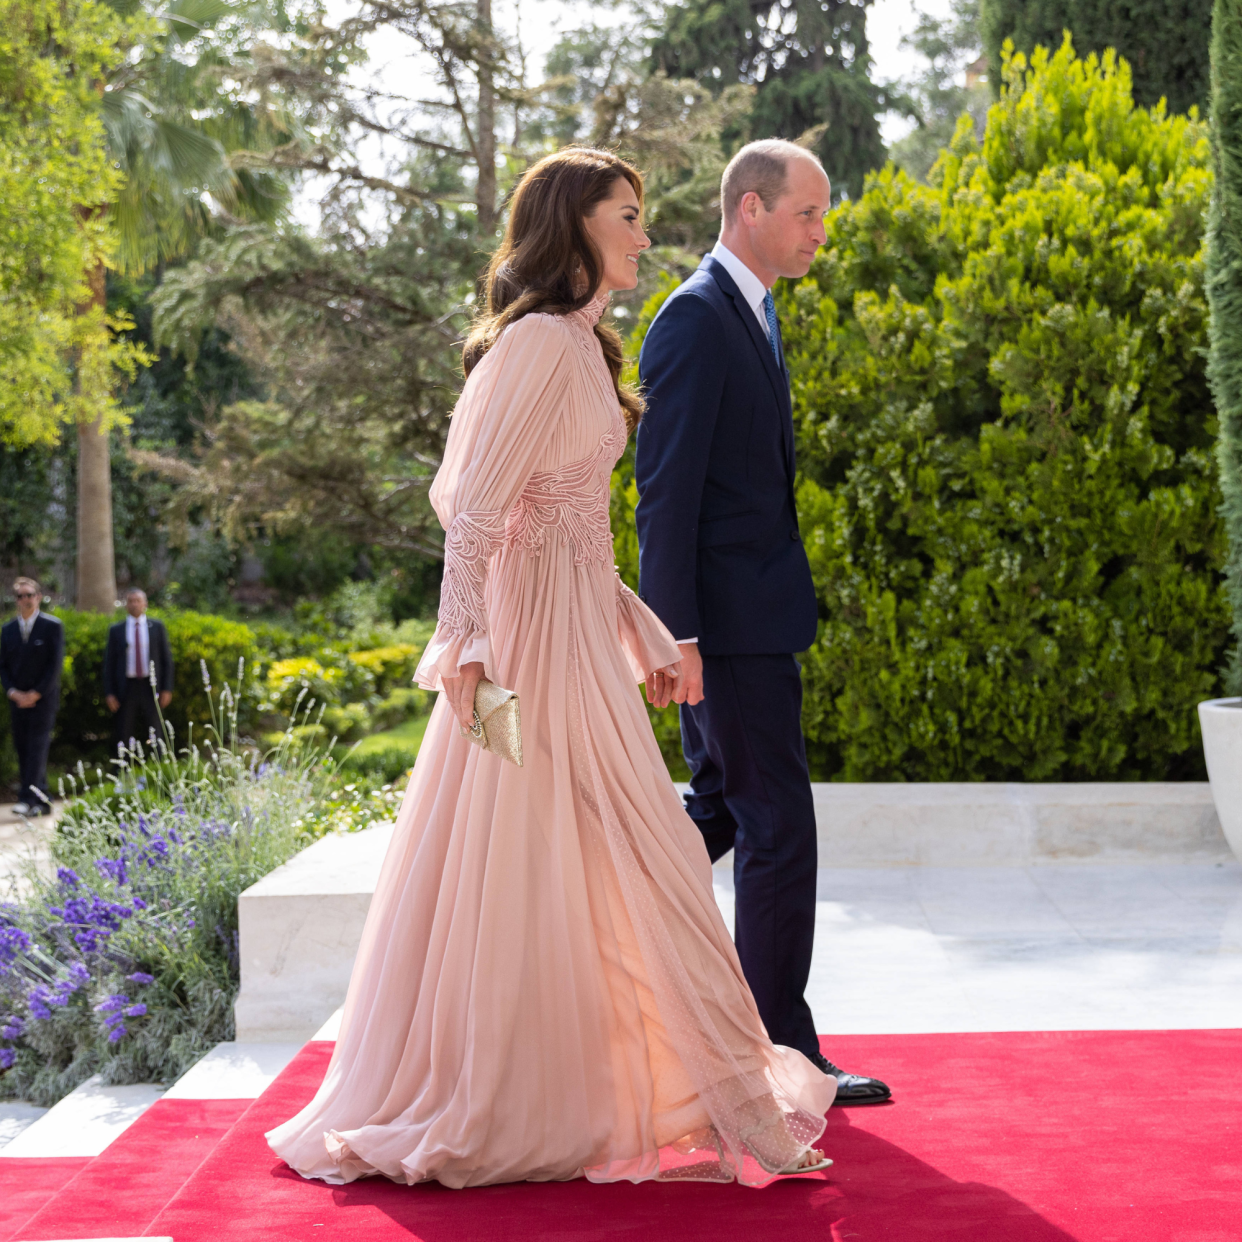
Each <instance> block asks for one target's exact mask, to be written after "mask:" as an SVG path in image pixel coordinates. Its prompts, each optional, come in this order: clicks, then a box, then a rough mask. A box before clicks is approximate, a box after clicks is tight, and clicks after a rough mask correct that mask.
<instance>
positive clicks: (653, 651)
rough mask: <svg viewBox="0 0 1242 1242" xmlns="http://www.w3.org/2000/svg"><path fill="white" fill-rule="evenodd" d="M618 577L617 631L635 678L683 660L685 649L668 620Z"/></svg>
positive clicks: (643, 676) (637, 678)
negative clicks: (674, 639)
mask: <svg viewBox="0 0 1242 1242" xmlns="http://www.w3.org/2000/svg"><path fill="white" fill-rule="evenodd" d="M616 579H617V632H618V634H619V635H620V638H621V646H622V647H623V648H624V649H625V658H626V659H627V660H628V661H629V664H630V671H631V672H632V673H633V674H634V680H635V681H646V679H647V674H648V673H654V672H655V671H656V669H658V668H667V667H668V666H669V665H670V664H676V663H677V662H678V661H679V660H680V659H681V651H680V650H679V649H678V647H677V644H676V643H675V642H674V641H673V636H672V634H670V633H669V632H668V629H667V628H666V627H665V625H664V622H663V621H661V620H660V618H659V617H657V616H656V615H655V613H654V612H652V611H651V609H650V608H648V607H647V605H646V604H644V603H643V601H642V600H641V599H639V598H638V596H637V595H635V594H634V592H633V591H631V590H630V588H629V587H627V586H626V585H625V583H624V582H622V581H621V575H620V574H617V575H616Z"/></svg>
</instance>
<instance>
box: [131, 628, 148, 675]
mask: <svg viewBox="0 0 1242 1242" xmlns="http://www.w3.org/2000/svg"><path fill="white" fill-rule="evenodd" d="M134 651H135V653H136V663H137V665H138V676H139V677H145V676H146V675H147V661H146V656H145V655H144V653H143V650H142V622H141V621H140V620H139V619H138V618H137V617H135V618H134Z"/></svg>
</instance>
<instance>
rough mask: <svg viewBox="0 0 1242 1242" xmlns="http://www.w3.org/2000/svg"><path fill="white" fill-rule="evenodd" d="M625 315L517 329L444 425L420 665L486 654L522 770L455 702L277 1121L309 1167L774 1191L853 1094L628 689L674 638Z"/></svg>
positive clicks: (440, 712)
mask: <svg viewBox="0 0 1242 1242" xmlns="http://www.w3.org/2000/svg"><path fill="white" fill-rule="evenodd" d="M605 304H606V303H605V301H604V299H597V300H596V301H594V302H592V303H591V304H590V306H588V307H587V308H585V309H584V310H581V311H577V312H574V313H573V314H569V315H563V316H558V315H546V314H533V315H527V316H525V317H524V318H522V319H520V320H518V321H517V322H515V323H513V324H511V325H510V326H509V327H507V328H506V329H505V330H504V332H503V333H502V334H501V336H500V338H499V340H498V341H497V342H496V344H495V346H494V347H493V348H492V349H491V351H490V352H489V353H488V354H487V355H486V356H485V357H484V358H483V360H482V361H481V362H480V363H479V365H478V366H477V367H476V368H475V370H474V371H473V373H472V374H471V376H470V378H469V380H468V381H467V383H466V386H465V390H464V392H463V393H462V396H461V399H460V401H459V403H458V405H457V409H456V411H455V413H454V415H453V419H452V425H451V430H450V433H449V437H448V443H447V446H446V451H445V458H444V463H443V465H442V467H441V469H440V471H439V473H438V475H437V476H436V480H435V483H434V485H433V487H432V491H431V499H432V503H433V505H434V506H435V510H436V513H437V515H438V516H439V518H440V520H441V522H442V523H443V525H444V528H445V531H446V536H445V565H444V580H443V586H442V588H441V604H440V615H439V625H438V627H437V630H436V633H435V636H434V638H433V640H432V641H431V643H429V645H428V647H427V650H426V651H425V652H424V654H423V658H422V661H421V663H420V665H419V671H418V681H419V684H420V685H422V686H424V687H426V688H428V689H440V688H442V683H441V677H442V676H444V675H450V676H452V675H455V674H456V673H457V671H458V669H459V667H460V666H461V665H462V664H465V663H468V662H470V661H472V660H479V661H482V663H483V666H484V668H485V670H486V675H487V676H488V677H489V678H491V679H492V680H493V681H495V682H496V683H497V684H499V685H503V686H507V687H509V688H510V689H514V690H516V691H517V693H518V695H519V696H520V703H521V716H522V733H523V750H524V757H525V766H524V767H522V768H518V767H516V766H514V765H512V764H510V763H507V762H506V761H504V760H502V759H500V758H499V757H497V756H495V755H491V754H487V753H486V752H484V751H481V750H480V749H479V748H477V747H476V746H474V745H473V744H472V743H471V742H470V741H469V740H468V739H466V738H464V737H462V736H461V735H460V734H459V732H458V726H457V722H456V720H455V718H454V717H453V714H452V712H451V711H450V709H449V707H448V704H447V702H446V701H445V700H444V697H443V696H441V698H440V701H439V702H438V703H437V704H436V707H435V709H434V711H433V712H432V716H431V720H430V722H429V724H428V727H427V733H426V736H425V738H424V741H423V745H422V749H421V752H420V754H419V757H418V762H417V765H416V767H415V770H414V774H413V776H412V778H411V780H410V785H409V788H408V790H407V792H406V795H405V798H404V801H403V802H402V805H401V810H400V813H399V815H398V818H397V824H396V829H395V832H394V835H393V840H392V845H391V847H390V848H389V851H388V855H387V857H386V859H385V861H384V865H383V868H382V871H381V876H380V880H379V884H378V886H377V888H376V891H375V895H374V898H373V900H372V903H371V908H370V913H369V915H368V918H367V923H366V929H365V931H364V933H363V937H362V942H361V946H360V948H359V951H358V957H357V961H356V964H355V966H354V971H353V976H352V979H351V981H350V986H349V993H348V997H347V1000H346V1004H345V1013H344V1018H343V1021H342V1024H341V1030H340V1035H339V1038H338V1041H337V1044H336V1051H335V1053H334V1055H333V1057H332V1061H331V1064H330V1067H329V1069H328V1072H327V1075H326V1077H325V1079H324V1082H323V1084H322V1086H321V1087H320V1089H319V1092H318V1093H317V1094H316V1096H315V1097H314V1099H313V1100H312V1101H311V1102H310V1103H309V1104H308V1105H307V1106H306V1107H305V1108H304V1109H303V1110H302V1111H301V1112H300V1113H298V1114H297V1116H295V1117H293V1118H292V1119H291V1120H289V1121H287V1122H285V1123H284V1124H283V1125H281V1126H278V1127H277V1128H276V1129H274V1130H272V1131H271V1132H270V1133H269V1134H268V1136H267V1137H268V1141H269V1142H270V1144H271V1146H272V1149H273V1150H274V1151H275V1152H276V1153H277V1155H279V1156H280V1157H282V1158H283V1159H284V1160H285V1161H286V1162H287V1163H288V1164H289V1165H290V1166H291V1167H292V1168H294V1169H296V1170H297V1171H298V1172H299V1173H301V1174H302V1175H303V1176H305V1177H317V1178H322V1179H324V1180H325V1181H328V1182H337V1183H339V1182H348V1181H352V1180H354V1179H355V1178H359V1177H365V1176H370V1175H375V1174H381V1175H383V1176H385V1177H389V1178H393V1179H395V1180H398V1181H403V1182H409V1183H415V1182H420V1181H427V1180H432V1179H434V1180H438V1181H440V1182H441V1183H443V1184H444V1185H446V1186H453V1187H464V1186H478V1185H486V1184H489V1183H494V1182H509V1181H518V1180H523V1179H529V1180H536V1181H539V1180H552V1179H567V1178H572V1177H578V1176H582V1175H585V1176H586V1177H588V1178H590V1179H591V1180H594V1181H601V1182H602V1181H615V1180H619V1179H630V1180H633V1181H641V1180H645V1179H649V1178H660V1179H665V1180H671V1179H684V1180H706V1181H729V1180H732V1179H734V1178H736V1179H737V1180H739V1181H741V1182H743V1183H745V1184H747V1185H751V1186H761V1185H764V1184H766V1183H767V1182H769V1181H770V1180H771V1179H772V1177H773V1176H774V1174H773V1172H772V1170H774V1169H778V1168H780V1167H782V1166H785V1165H786V1164H788V1163H790V1162H791V1161H793V1160H796V1159H797V1158H798V1157H799V1156H800V1155H801V1154H802V1153H803V1152H805V1151H806V1149H807V1148H808V1147H810V1146H811V1145H812V1144H813V1143H814V1142H815V1140H816V1139H817V1138H818V1137H819V1136H820V1134H821V1133H822V1132H823V1129H824V1124H825V1123H824V1114H825V1112H826V1110H827V1109H828V1107H829V1106H830V1105H831V1103H832V1100H833V1097H834V1094H835V1091H836V1082H835V1080H834V1079H833V1078H831V1077H828V1076H826V1075H824V1074H822V1073H820V1071H819V1070H818V1069H816V1068H815V1067H814V1066H813V1065H812V1064H811V1063H810V1062H809V1061H808V1060H807V1059H806V1058H805V1057H804V1056H802V1054H801V1053H799V1052H797V1051H795V1050H793V1049H790V1048H784V1047H780V1046H776V1045H773V1044H772V1043H771V1041H770V1040H769V1039H768V1037H767V1033H766V1031H765V1030H764V1027H763V1024H762V1022H761V1020H760V1018H759V1014H758V1011H757V1010H756V1008H755V1004H754V1000H753V998H752V997H751V994H750V990H749V989H748V987H747V985H746V980H745V978H744V977H743V975H742V970H741V967H740V965H739V963H738V958H737V954H736V953H735V951H734V948H733V943H732V940H731V939H730V937H729V933H728V930H727V928H726V927H725V924H724V921H723V919H722V918H721V916H720V912H719V910H718V908H717V906H716V903H715V900H714V898H713V895H712V882H711V867H710V864H709V862H708V858H707V853H706V851H705V849H704V847H703V842H702V839H701V837H700V836H699V833H698V831H697V829H696V828H695V827H694V824H693V823H692V821H691V820H690V818H689V817H688V816H687V815H686V813H685V811H684V809H683V808H682V805H681V802H680V799H679V798H678V795H677V792H676V790H675V789H674V787H673V784H672V782H671V781H670V779H669V777H668V773H667V771H666V769H665V767H664V763H663V761H662V759H661V756H660V752H659V749H658V747H657V745H656V742H655V738H654V736H653V734H652V731H651V726H650V723H649V722H648V720H647V716H646V711H645V708H644V707H643V704H642V701H641V697H640V695H639V693H638V692H637V691H636V688H635V682H636V681H638V680H640V679H642V678H643V677H644V676H645V675H646V674H647V673H648V672H650V671H653V670H654V669H657V668H662V667H664V666H666V665H668V664H670V663H672V662H674V661H676V660H677V659H678V658H679V653H678V650H677V647H676V645H675V644H674V643H673V640H672V637H671V636H670V634H669V633H668V631H667V630H666V629H665V628H664V626H663V625H661V623H660V622H659V620H658V619H657V618H656V617H655V615H654V614H653V613H652V612H651V611H650V610H649V609H647V607H646V606H645V605H644V604H642V603H641V602H640V601H639V600H638V599H637V597H636V596H635V595H634V594H633V593H632V592H631V591H629V590H628V589H627V588H626V587H625V586H624V585H623V584H622V583H621V580H620V578H619V576H618V575H617V574H616V572H615V570H614V568H613V565H612V536H611V533H610V530H609V477H610V473H611V470H612V467H613V465H614V463H615V462H616V460H617V458H618V457H619V456H620V454H621V452H622V450H623V448H624V446H625V439H626V435H625V424H624V421H623V418H622V416H621V412H620V409H619V407H618V403H617V398H616V393H615V390H614V388H613V384H612V380H611V377H610V376H609V373H608V369H607V366H606V364H605V362H604V358H603V354H602V351H601V348H600V345H599V342H598V339H597V338H596V336H595V333H594V325H595V323H596V322H597V321H598V319H599V316H600V314H601V313H602V311H603V309H604V306H605Z"/></svg>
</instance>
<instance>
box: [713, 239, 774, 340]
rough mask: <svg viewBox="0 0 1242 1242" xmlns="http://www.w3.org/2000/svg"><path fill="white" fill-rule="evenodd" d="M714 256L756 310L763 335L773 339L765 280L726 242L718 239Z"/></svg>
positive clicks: (747, 301)
mask: <svg viewBox="0 0 1242 1242" xmlns="http://www.w3.org/2000/svg"><path fill="white" fill-rule="evenodd" d="M712 258H713V259H715V260H716V262H717V263H719V264H720V266H721V267H723V268H724V270H725V271H726V272H728V273H729V275H730V276H732V277H733V283H734V284H735V285H737V287H738V291H739V292H740V293H741V295H742V297H744V298H745V299H746V304H747V305H748V306H749V307H750V309H751V310H753V311H754V312H755V318H756V319H757V320H759V326H760V327H761V328H762V329H763V335H764V336H766V337H767V338H768V339H769V340H771V339H772V334H771V333H770V332H769V331H768V317H767V314H766V313H765V312H764V309H763V299H764V298H765V297H766V296H767V292H768V291H767V289H765V288H764V286H763V281H761V280H760V279H759V277H758V276H756V275H755V273H754V272H752V271H751V270H750V268H748V267H747V266H746V264H745V263H743V262H742V260H741V259H739V258H738V257H737V255H735V254H734V253H733V251H732V250H730V249H729V248H728V246H726V245H725V244H724V242H719V241H718V242H717V243H716V244H715V245H714V246H713V247H712Z"/></svg>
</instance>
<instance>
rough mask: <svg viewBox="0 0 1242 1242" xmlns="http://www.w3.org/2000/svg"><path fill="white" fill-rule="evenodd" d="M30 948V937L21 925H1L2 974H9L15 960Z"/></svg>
mask: <svg viewBox="0 0 1242 1242" xmlns="http://www.w3.org/2000/svg"><path fill="white" fill-rule="evenodd" d="M29 948H30V937H29V936H28V935H27V934H26V933H25V932H24V931H22V929H21V928H20V927H5V926H0V975H7V974H8V973H9V968H10V966H11V964H12V962H13V960H14V959H15V958H16V957H17V955H18V954H19V953H25V952H26V951H27V950H28V949H29Z"/></svg>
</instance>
